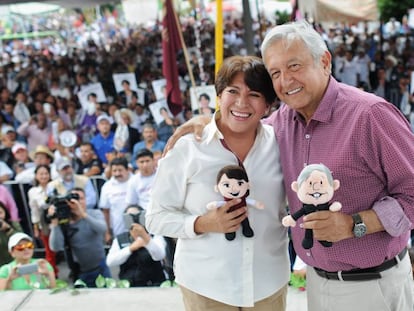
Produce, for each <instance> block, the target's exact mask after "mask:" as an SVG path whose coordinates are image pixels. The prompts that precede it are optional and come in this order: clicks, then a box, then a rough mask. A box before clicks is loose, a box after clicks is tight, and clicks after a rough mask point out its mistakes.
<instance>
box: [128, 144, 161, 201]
mask: <svg viewBox="0 0 414 311" xmlns="http://www.w3.org/2000/svg"><path fill="white" fill-rule="evenodd" d="M135 163H136V165H137V167H138V170H137V172H136V173H135V175H133V176H132V177H131V178H130V179H129V181H128V188H127V193H126V199H125V200H126V203H127V205H131V204H134V205H139V206H141V207H142V208H143V209H147V207H148V204H149V202H150V198H151V188H152V185H153V183H154V179H155V173H156V161H155V159H154V154H153V152H152V151H151V150H148V149H141V150H140V151H138V154H137V156H136V159H135Z"/></svg>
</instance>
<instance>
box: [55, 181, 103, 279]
mask: <svg viewBox="0 0 414 311" xmlns="http://www.w3.org/2000/svg"><path fill="white" fill-rule="evenodd" d="M49 200H50V202H51V204H53V205H51V206H50V207H49V209H48V216H49V218H50V219H51V223H50V229H51V232H50V236H49V245H50V248H51V249H52V250H53V251H55V252H57V251H62V250H64V251H65V256H66V260H67V262H68V265H69V268H70V269H71V272H72V276H73V279H74V280H77V279H81V280H82V281H83V282H85V283H86V285H87V286H88V287H96V284H95V280H96V278H97V277H98V275H102V276H104V277H111V272H110V271H109V268H108V266H107V265H106V263H105V247H104V242H103V239H104V234H105V231H106V223H105V219H104V216H103V213H102V211H100V210H97V209H87V208H86V199H85V191H84V190H83V189H82V188H74V189H72V190H71V191H70V192H69V194H68V195H67V196H66V197H54V198H50V199H49Z"/></svg>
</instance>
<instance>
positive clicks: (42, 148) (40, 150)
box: [29, 145, 54, 161]
mask: <svg viewBox="0 0 414 311" xmlns="http://www.w3.org/2000/svg"><path fill="white" fill-rule="evenodd" d="M38 153H44V154H46V155H47V156H48V157H49V158H50V159H51V160H52V161H53V159H54V156H53V153H52V152H51V151H50V149H49V148H48V147H46V146H43V145H39V146H37V147H36V149H35V150H33V151H31V152H30V154H29V156H30V158H31V159H32V160H34V158H35V156H36V154H38Z"/></svg>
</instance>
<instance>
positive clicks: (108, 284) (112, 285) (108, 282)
mask: <svg viewBox="0 0 414 311" xmlns="http://www.w3.org/2000/svg"><path fill="white" fill-rule="evenodd" d="M105 283H106V287H107V288H115V287H116V281H115V280H114V279H112V278H105Z"/></svg>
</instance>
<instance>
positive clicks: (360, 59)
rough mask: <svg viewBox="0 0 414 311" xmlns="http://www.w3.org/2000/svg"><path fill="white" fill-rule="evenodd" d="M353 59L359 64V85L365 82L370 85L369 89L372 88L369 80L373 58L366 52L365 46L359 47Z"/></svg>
mask: <svg viewBox="0 0 414 311" xmlns="http://www.w3.org/2000/svg"><path fill="white" fill-rule="evenodd" d="M353 60H354V62H355V63H356V64H357V65H358V85H359V84H360V83H361V82H364V83H366V85H367V86H368V88H369V90H371V83H370V81H369V68H370V63H371V58H370V57H369V56H368V54H367V53H366V50H365V48H364V47H362V46H360V47H358V48H357V55H355V57H354V59H353Z"/></svg>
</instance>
